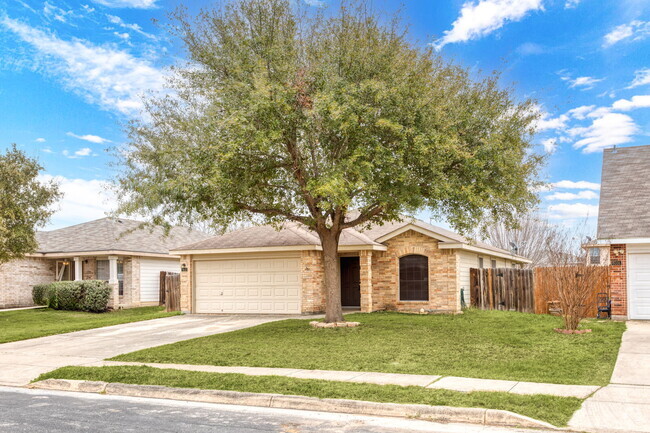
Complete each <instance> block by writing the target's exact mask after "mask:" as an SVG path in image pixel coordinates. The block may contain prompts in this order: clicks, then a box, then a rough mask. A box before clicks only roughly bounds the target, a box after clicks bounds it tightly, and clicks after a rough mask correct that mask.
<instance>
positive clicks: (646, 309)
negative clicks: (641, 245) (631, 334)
mask: <svg viewBox="0 0 650 433" xmlns="http://www.w3.org/2000/svg"><path fill="white" fill-rule="evenodd" d="M628 262H629V263H628V282H629V288H628V291H629V298H630V299H629V301H628V309H629V312H628V316H629V318H630V319H637V320H638V319H641V320H650V254H648V253H646V254H629V255H628Z"/></svg>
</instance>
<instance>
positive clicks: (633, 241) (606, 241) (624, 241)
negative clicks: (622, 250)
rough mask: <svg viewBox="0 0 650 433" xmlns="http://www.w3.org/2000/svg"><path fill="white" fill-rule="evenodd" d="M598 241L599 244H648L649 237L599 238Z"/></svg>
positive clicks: (649, 242) (649, 241)
mask: <svg viewBox="0 0 650 433" xmlns="http://www.w3.org/2000/svg"><path fill="white" fill-rule="evenodd" d="M601 242H602V243H601ZM598 243H599V244H600V245H610V244H650V238H627V239H599V240H598Z"/></svg>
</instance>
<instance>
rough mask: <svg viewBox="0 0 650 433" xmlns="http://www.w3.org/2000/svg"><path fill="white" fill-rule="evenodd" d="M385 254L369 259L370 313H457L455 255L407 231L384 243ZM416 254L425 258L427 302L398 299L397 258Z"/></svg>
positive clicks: (434, 241)
mask: <svg viewBox="0 0 650 433" xmlns="http://www.w3.org/2000/svg"><path fill="white" fill-rule="evenodd" d="M384 244H385V245H386V246H387V247H388V250H387V251H376V252H375V253H374V254H373V257H372V288H373V293H372V305H373V307H372V308H373V310H381V309H396V310H402V311H418V310H420V309H422V308H423V309H425V310H429V311H435V312H453V313H456V312H458V311H460V301H459V294H458V290H457V286H458V285H457V281H456V280H457V272H456V254H455V252H454V251H453V250H441V249H439V248H438V241H437V240H435V239H433V238H430V237H428V236H425V235H423V234H420V233H418V232H415V231H413V230H409V231H407V232H405V233H402V234H401V235H399V236H395V237H394V238H392V239H389V240H388V241H386V242H385V243H384ZM409 254H420V255H423V256H427V257H428V258H429V300H428V301H422V302H420V301H409V302H404V301H400V300H399V258H400V257H402V256H405V255H409Z"/></svg>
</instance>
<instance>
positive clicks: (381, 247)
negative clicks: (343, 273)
mask: <svg viewBox="0 0 650 433" xmlns="http://www.w3.org/2000/svg"><path fill="white" fill-rule="evenodd" d="M363 250H371V251H386V250H388V247H386V246H385V245H375V244H372V245H339V249H338V252H351V251H363ZM172 251H173V252H174V253H175V254H177V255H203V254H239V253H271V252H278V251H323V248H322V247H321V246H320V245H288V246H277V247H246V248H214V249H204V250H172Z"/></svg>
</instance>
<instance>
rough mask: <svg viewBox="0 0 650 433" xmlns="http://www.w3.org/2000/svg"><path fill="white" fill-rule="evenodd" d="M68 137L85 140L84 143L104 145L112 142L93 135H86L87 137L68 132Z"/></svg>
mask: <svg viewBox="0 0 650 433" xmlns="http://www.w3.org/2000/svg"><path fill="white" fill-rule="evenodd" d="M66 135H68V136H70V137H74V138H78V139H79V140H84V141H89V142H91V143H96V144H103V143H110V142H111V140H109V139H107V138H102V137H100V136H99V135H91V134H86V135H77V134H75V133H73V132H66Z"/></svg>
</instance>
